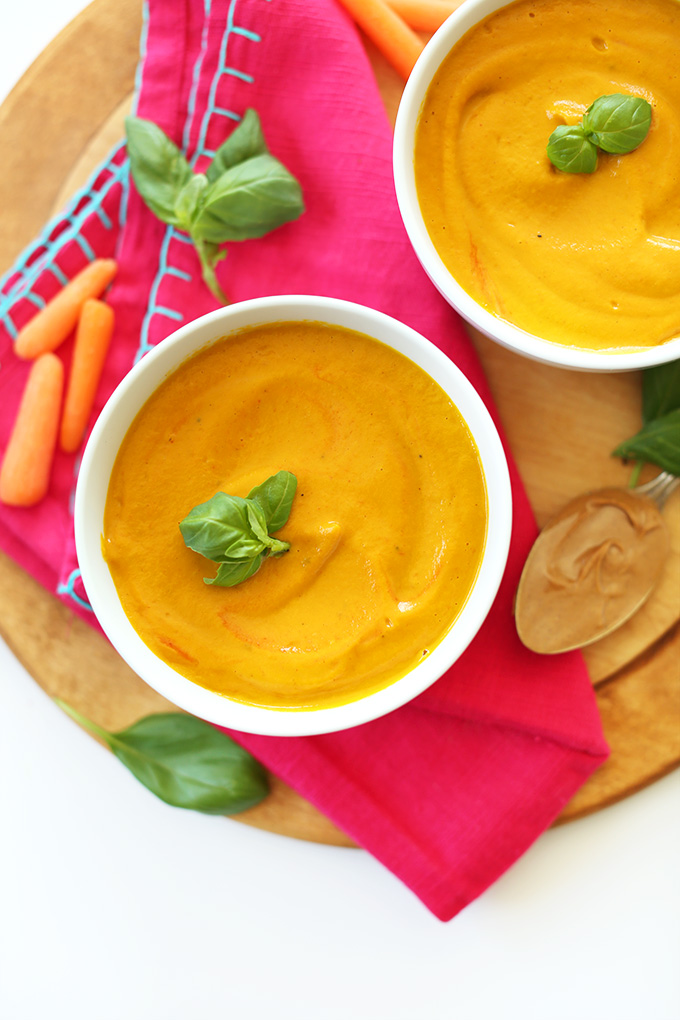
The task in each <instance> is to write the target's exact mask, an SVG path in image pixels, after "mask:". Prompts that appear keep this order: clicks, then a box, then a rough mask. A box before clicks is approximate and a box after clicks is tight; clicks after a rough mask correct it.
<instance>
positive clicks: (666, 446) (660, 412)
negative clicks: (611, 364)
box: [612, 360, 680, 476]
mask: <svg viewBox="0 0 680 1020" xmlns="http://www.w3.org/2000/svg"><path fill="white" fill-rule="evenodd" d="M642 420H643V426H642V428H641V429H640V431H639V432H638V433H637V434H636V435H634V436H632V437H631V438H630V439H627V440H626V441H625V442H623V443H620V444H619V446H617V447H616V449H615V450H613V451H612V456H613V457H621V458H623V460H635V461H637V462H638V465H639V466H641V465H642V464H643V463H650V464H656V465H657V466H658V467H660V468H662V469H663V470H664V471H669V472H670V473H671V474H672V475H679V476H680V360H679V361H673V362H670V363H669V364H665V365H655V366H654V367H653V368H648V369H646V370H645V372H643V375H642Z"/></svg>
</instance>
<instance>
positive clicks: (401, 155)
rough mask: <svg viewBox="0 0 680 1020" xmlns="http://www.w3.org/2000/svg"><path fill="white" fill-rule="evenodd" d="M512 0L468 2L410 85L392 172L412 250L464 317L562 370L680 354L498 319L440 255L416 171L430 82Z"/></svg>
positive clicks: (613, 367) (678, 343) (622, 365)
mask: <svg viewBox="0 0 680 1020" xmlns="http://www.w3.org/2000/svg"><path fill="white" fill-rule="evenodd" d="M506 6H508V4H507V0H464V3H463V4H462V5H461V6H460V7H459V8H458V10H457V11H455V12H454V13H453V14H452V15H451V16H450V17H449V18H448V19H447V20H446V21H445V22H444V24H443V25H442V27H441V28H440V29H439V30H438V31H437V32H436V33H435V34H434V35H433V36H432V38H431V39H430V41H429V43H428V44H427V46H426V47H425V49H424V50H423V52H422V54H421V55H420V57H419V58H418V61H417V63H416V65H415V67H414V69H413V71H412V72H411V75H410V77H409V79H408V81H407V83H406V87H405V89H404V93H403V96H402V99H401V103H400V105H399V111H398V113H397V121H396V124H395V129H394V148H393V170H394V183H395V188H396V192H397V202H398V203H399V209H400V211H401V216H402V219H403V221H404V226H405V227H406V232H407V233H408V236H409V238H410V241H411V244H412V245H413V249H414V251H415V253H416V255H417V256H418V259H419V260H420V263H421V265H422V266H423V269H424V270H425V272H426V273H427V275H428V276H429V277H430V279H431V280H432V282H433V284H434V285H435V287H436V288H437V290H438V291H439V292H440V293H441V294H442V295H443V297H445V298H446V300H447V301H448V302H449V304H450V305H452V306H453V307H454V308H455V309H456V311H457V312H459V313H460V314H461V315H462V316H463V318H465V319H467V321H468V322H469V323H471V324H472V325H473V326H475V327H476V328H477V329H479V330H481V332H482V333H485V334H486V335H487V336H488V337H490V338H491V339H492V340H495V341H497V342H498V343H499V344H502V345H503V346H504V347H509V348H510V349H511V350H513V351H517V352H518V353H519V354H523V355H525V356H526V357H529V358H533V359H534V360H535V361H543V362H545V363H547V364H550V365H559V366H561V367H563V368H572V369H580V370H584V371H590V372H624V371H632V370H634V369H640V368H648V367H649V366H650V365H659V364H662V363H665V362H667V361H675V360H676V358H680V337H678V338H677V339H673V340H669V341H667V342H666V343H664V344H661V345H660V346H658V347H648V348H645V349H644V350H640V351H630V350H628V351H622V352H621V353H616V352H612V353H604V352H602V351H591V350H585V349H583V348H578V347H565V346H563V345H562V344H558V343H553V342H551V341H549V340H543V339H541V337H539V336H536V335H534V334H532V333H527V332H526V331H525V330H523V329H520V328H519V327H517V326H513V325H512V323H510V322H506V321H505V320H503V319H499V318H497V317H496V316H495V315H492V314H491V312H489V311H487V310H486V309H485V308H483V307H482V306H481V305H480V304H479V303H478V302H477V301H475V299H474V298H473V297H471V296H470V295H469V294H468V293H467V292H466V291H465V290H463V288H462V287H461V286H460V284H459V283H458V282H457V281H456V279H455V278H454V277H453V276H452V275H451V273H450V272H449V270H448V269H447V268H446V266H445V265H444V263H443V262H442V260H441V258H440V257H439V255H438V253H437V251H436V249H435V246H434V244H433V243H432V240H431V238H430V235H429V233H428V231H427V227H426V226H425V223H424V221H423V217H422V214H421V211H420V204H419V202H418V195H417V192H416V182H415V173H414V149H415V134H416V127H417V124H418V118H419V117H420V111H421V109H422V106H423V102H424V100H425V95H426V93H427V90H428V88H429V86H430V82H431V81H432V80H433V78H434V76H435V75H436V73H437V71H438V69H439V67H440V66H441V64H442V62H443V61H444V60H445V58H446V57H447V56H448V54H449V53H450V51H451V50H452V49H453V47H454V45H455V44H456V43H457V42H458V41H459V39H461V38H462V37H463V36H464V35H465V33H466V32H468V31H469V30H470V29H471V28H473V27H474V26H475V25H476V24H477V23H478V22H479V21H482V20H483V19H484V18H486V17H487V16H488V15H489V14H493V13H494V11H497V10H500V9H501V8H502V7H506Z"/></svg>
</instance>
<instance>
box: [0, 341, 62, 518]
mask: <svg viewBox="0 0 680 1020" xmlns="http://www.w3.org/2000/svg"><path fill="white" fill-rule="evenodd" d="M63 388H64V366H63V365H62V363H61V361H60V360H59V358H58V357H57V356H56V354H42V355H40V357H38V358H37V359H36V361H35V364H34V365H32V366H31V371H30V372H29V375H28V381H27V383H26V388H25V389H24V393H23V396H22V398H21V404H20V405H19V412H18V414H17V417H16V421H15V422H14V428H13V429H12V434H11V436H10V439H9V443H8V445H7V450H6V451H5V457H4V460H3V462H2V467H1V468H0V500H1V501H2V502H3V503H6V504H7V505H8V506H33V504H34V503H38V502H39V501H40V500H41V499H42V498H43V496H44V495H45V494H46V492H47V489H48V487H49V484H50V471H51V469H52V458H53V456H54V447H55V445H56V442H57V432H58V431H59V411H60V410H61V395H62V391H63Z"/></svg>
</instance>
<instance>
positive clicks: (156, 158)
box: [125, 110, 305, 304]
mask: <svg viewBox="0 0 680 1020" xmlns="http://www.w3.org/2000/svg"><path fill="white" fill-rule="evenodd" d="M125 127H126V132H127V151H128V156H129V158H130V170H131V173H132V179H133V180H134V182H135V186H136V188H137V191H138V192H139V194H140V195H141V197H142V199H143V200H144V202H145V203H146V205H147V206H148V207H149V209H151V211H152V212H153V213H154V215H155V216H157V217H158V219H159V220H162V221H163V223H167V224H169V225H170V226H173V227H176V228H177V229H178V230H182V231H184V232H186V233H187V234H188V235H189V236H190V238H191V240H192V241H193V243H194V247H195V248H196V251H197V252H198V257H199V259H200V262H201V271H202V273H203V279H204V281H205V283H206V284H207V286H208V287H209V288H210V290H211V291H212V293H213V294H214V295H215V297H216V298H217V300H218V301H220V302H221V303H222V304H228V300H227V298H226V296H225V294H224V291H223V290H222V288H221V287H220V285H219V283H218V281H217V276H216V273H215V267H216V265H217V263H218V262H219V261H220V260H221V259H223V258H224V257H225V255H226V251H225V250H224V249H221V248H220V247H219V246H220V245H221V244H223V243H224V242H225V241H245V240H248V239H250V238H257V237H263V236H264V234H268V233H269V232H270V231H272V230H275V229H276V228H277V227H280V226H283V224H284V223H289V222H290V221H291V220H296V219H297V218H298V217H299V216H301V215H302V213H303V212H304V211H305V205H304V201H303V199H302V190H301V188H300V185H299V183H298V181H297V180H296V179H295V177H293V175H292V174H291V173H289V171H288V170H286V168H285V166H284V165H283V163H281V162H279V160H278V159H276V158H275V157H274V156H272V154H271V153H270V152H269V149H268V148H267V143H266V142H265V138H264V135H263V133H262V126H261V124H260V118H259V117H258V115H257V113H256V112H255V110H246V112H245V114H244V116H243V119H242V120H241V122H240V123H239V124H238V126H237V127H236V128H234V130H233V132H232V133H231V135H230V136H229V138H227V140H226V142H224V143H223V144H222V145H221V146H220V147H219V149H218V150H217V152H216V153H215V155H214V157H213V159H212V161H211V163H210V164H209V166H208V167H207V169H206V171H205V173H200V174H197V173H194V172H193V171H192V169H191V166H190V165H189V162H188V160H187V158H186V156H185V155H184V154H183V153H182V152H181V151H180V149H179V148H178V147H177V146H176V145H175V143H174V142H173V141H171V139H170V138H168V136H167V135H166V134H165V132H164V131H162V130H161V128H159V127H158V125H157V124H154V123H153V121H150V120H143V119H142V118H141V117H128V118H127V119H126V121H125Z"/></svg>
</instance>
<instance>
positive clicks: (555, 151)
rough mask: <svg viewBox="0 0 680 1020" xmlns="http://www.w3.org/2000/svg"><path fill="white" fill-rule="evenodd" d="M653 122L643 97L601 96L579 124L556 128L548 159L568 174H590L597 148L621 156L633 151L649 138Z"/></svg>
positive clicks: (549, 143)
mask: <svg viewBox="0 0 680 1020" xmlns="http://www.w3.org/2000/svg"><path fill="white" fill-rule="evenodd" d="M651 123H652V108H651V106H650V104H649V103H648V102H647V100H646V99H643V98H642V96H628V95H623V94H621V93H618V92H617V93H615V94H614V95H611V96H600V98H599V99H596V100H595V102H594V103H593V104H592V105H591V106H589V107H588V109H587V110H586V112H585V114H584V115H583V119H582V121H581V123H580V124H573V125H570V126H568V125H566V124H562V125H560V126H559V127H557V128H555V130H554V131H553V133H552V134H551V136H550V138H549V139H548V146H547V149H546V151H547V154H548V159H549V160H550V162H551V163H552V164H553V166H556V167H557V169H558V170H563V171H564V172H565V173H570V174H578V173H586V174H591V173H593V171H594V170H595V169H596V168H597V150H598V148H599V149H602V150H603V151H604V152H612V153H617V154H620V155H622V154H624V153H627V152H632V151H633V149H637V147H638V146H639V145H640V144H641V143H642V142H643V141H644V140H645V138H646V137H647V133H648V131H649V128H650V126H651Z"/></svg>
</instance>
